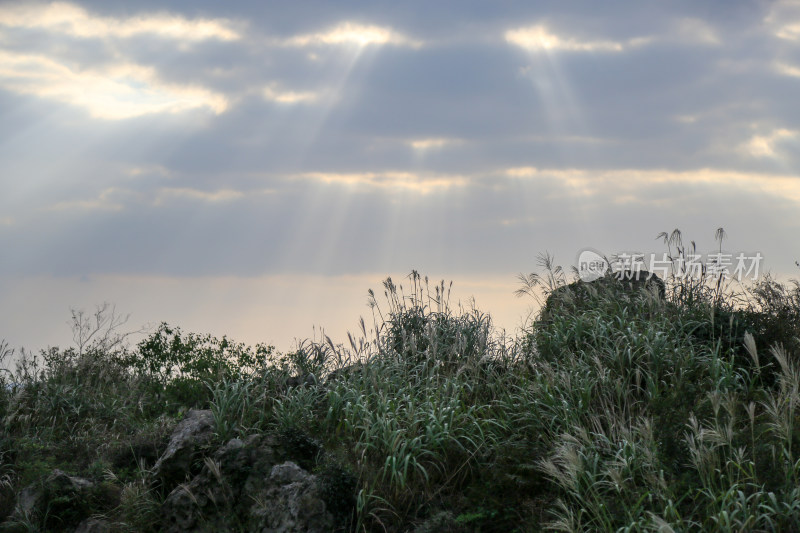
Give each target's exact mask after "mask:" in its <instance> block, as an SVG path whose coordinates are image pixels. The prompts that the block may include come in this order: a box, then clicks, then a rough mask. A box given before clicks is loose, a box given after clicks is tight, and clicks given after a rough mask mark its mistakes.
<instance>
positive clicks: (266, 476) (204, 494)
mask: <svg viewBox="0 0 800 533" xmlns="http://www.w3.org/2000/svg"><path fill="white" fill-rule="evenodd" d="M284 456H285V453H284V452H283V450H282V447H281V445H280V444H279V443H278V441H277V439H276V438H275V437H271V436H269V437H265V436H262V435H253V436H251V437H249V438H248V439H247V440H245V441H242V440H240V439H232V440H230V441H228V443H227V444H225V445H224V446H223V447H222V448H220V449H219V450H218V451H217V452H216V453H215V454H214V455H213V456H212V457H207V458H206V459H205V460H204V466H203V469H202V470H201V471H200V473H199V474H197V475H196V476H195V477H194V478H193V479H192V480H191V481H190V482H189V483H186V484H182V485H179V486H178V487H177V488H175V489H174V490H173V491H172V492H171V493H170V494H169V496H167V499H166V500H165V502H164V504H163V506H162V517H163V522H162V524H163V530H164V531H168V532H173V533H177V532H182V531H200V532H212V531H215V532H216V531H263V532H272V533H293V532H297V533H299V532H325V531H333V530H334V516H333V514H331V513H330V512H329V511H328V509H327V506H326V503H325V501H324V498H323V496H322V493H321V488H320V485H319V483H318V481H317V477H316V476H314V475H312V474H310V473H308V472H307V471H306V470H303V469H302V468H300V467H299V466H297V465H296V464H295V463H293V462H289V461H283V457H284Z"/></svg>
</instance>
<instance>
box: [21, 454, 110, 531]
mask: <svg viewBox="0 0 800 533" xmlns="http://www.w3.org/2000/svg"><path fill="white" fill-rule="evenodd" d="M94 488H95V484H94V483H92V482H91V481H89V480H88V479H84V478H82V477H77V476H70V475H69V474H67V473H65V472H63V471H61V470H59V469H55V470H53V472H52V473H51V474H50V475H49V476H47V477H46V478H45V479H44V480H42V481H40V482H38V483H35V484H32V485H29V486H27V487H25V488H24V489H22V491H20V493H19V494H18V496H17V505H16V508H15V509H14V513H13V514H12V516H11V521H12V522H14V521H17V520H20V519H26V518H31V517H40V518H43V519H44V520H45V526H46V527H47V528H48V529H49V528H53V527H56V526H58V527H59V528H62V529H63V528H68V527H69V526H76V525H77V524H78V523H79V522H81V521H82V520H84V519H86V518H88V517H89V514H90V510H91V507H92V501H91V500H92V499H93V494H92V493H93V490H94Z"/></svg>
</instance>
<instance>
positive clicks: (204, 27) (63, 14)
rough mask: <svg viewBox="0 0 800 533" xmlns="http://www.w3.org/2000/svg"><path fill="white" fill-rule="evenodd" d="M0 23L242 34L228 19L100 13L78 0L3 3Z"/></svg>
mask: <svg viewBox="0 0 800 533" xmlns="http://www.w3.org/2000/svg"><path fill="white" fill-rule="evenodd" d="M0 25H3V26H8V27H13V28H29V29H43V30H46V31H48V32H52V33H60V34H65V35H71V36H74V37H81V38H108V37H115V38H128V37H134V36H137V35H154V36H157V37H161V38H166V39H178V40H181V41H202V40H206V39H217V40H221V41H233V40H237V39H240V38H241V35H240V34H239V33H238V32H237V31H236V30H234V29H233V26H232V24H231V22H230V21H228V20H226V19H195V20H190V19H187V18H185V17H182V16H180V15H171V14H167V13H159V14H155V15H141V16H136V17H129V18H113V17H100V16H96V15H92V14H90V13H88V12H87V11H86V10H85V9H83V8H82V7H80V6H77V5H75V4H70V3H66V2H54V3H51V4H46V5H41V4H39V3H27V4H19V5H5V6H2V7H0Z"/></svg>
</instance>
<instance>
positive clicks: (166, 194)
mask: <svg viewBox="0 0 800 533" xmlns="http://www.w3.org/2000/svg"><path fill="white" fill-rule="evenodd" d="M241 198H244V193H243V192H241V191H236V190H232V189H220V190H217V191H201V190H199V189H192V188H189V187H166V188H162V189H159V190H158V191H157V193H156V199H155V202H154V204H155V205H163V204H165V203H168V202H169V201H170V200H176V199H177V200H180V199H186V200H195V201H200V202H207V203H223V202H231V201H234V200H239V199H241Z"/></svg>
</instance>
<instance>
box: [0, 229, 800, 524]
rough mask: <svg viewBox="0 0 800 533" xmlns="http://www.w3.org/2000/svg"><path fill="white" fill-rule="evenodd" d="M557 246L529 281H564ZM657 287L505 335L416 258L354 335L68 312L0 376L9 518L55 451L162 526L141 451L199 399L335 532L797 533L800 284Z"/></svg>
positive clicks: (569, 307)
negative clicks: (340, 337)
mask: <svg viewBox="0 0 800 533" xmlns="http://www.w3.org/2000/svg"><path fill="white" fill-rule="evenodd" d="M662 237H663V238H664V240H665V244H666V245H667V246H668V249H669V254H670V257H671V258H672V259H674V260H676V261H677V262H678V263H679V261H678V259H679V258H680V257H681V256H682V255H686V254H688V253H691V250H690V249H687V248H685V247H683V245H682V243H681V236H680V233H679V232H673V233H671V234H662ZM717 238H718V240H719V241H720V246H721V243H722V239H723V238H724V233H718V234H717ZM543 263H544V267H545V269H544V272H541V273H537V274H535V275H531V276H524V277H523V278H522V281H523V285H522V289H521V291H520V292H521V293H526V294H540V293H539V292H538V291H540V290H541V291H542V292H541V294H543V295H545V296H547V295H548V294H550V293H552V292H553V291H554V290H555V289H557V288H558V287H560V286H563V285H565V284H567V282H568V281H569V280H568V278H567V275H566V273H565V272H564V271H563V270H561V269H559V268H557V267H554V265H553V264H552V261H550V260H549V259H547V258H545V260H544V261H543ZM665 281H666V286H667V298H666V299H665V300H663V301H662V300H660V299H659V298H658V297H657V295H655V294H653V293H651V292H647V291H641V292H639V293H630V292H624V291H621V289H620V288H618V287H615V286H613V285H609V286H607V287H601V286H598V288H597V289H596V290H595V289H593V290H592V291H591V294H590V298H588V300H583V299H582V300H576V301H567V302H563V305H559V306H558V312H557V313H556V314H554V315H553V316H551V317H548V320H544V321H534V322H533V323H531V324H530V325H529V326H528V327H527V328H526V330H525V331H523V332H521V333H520V334H519V335H518V336H517V337H515V338H509V337H506V336H505V335H504V334H503V333H502V332H498V331H496V330H495V328H494V327H493V325H492V321H491V316H490V315H488V314H486V313H483V312H481V311H479V310H477V309H474V308H469V309H462V308H455V309H454V308H452V307H451V305H450V303H449V287H448V286H446V285H445V284H444V283H443V282H442V283H440V284H434V285H431V284H430V283H429V282H428V280H427V279H425V278H423V277H422V276H420V275H419V274H418V273H416V272H412V273H411V275H410V276H409V278H408V287H407V289H404V288H403V287H402V286H401V285H400V284H396V283H395V282H394V281H393V280H391V279H387V280H386V281H385V282H384V285H383V296H382V297H380V296H378V295H376V294H375V293H374V292H373V291H370V303H371V306H372V307H373V311H374V313H373V316H374V320H373V321H372V324H371V326H369V327H368V326H367V325H366V323H365V322H364V321H362V322H361V331H360V333H359V335H358V336H357V337H355V336H350V337H349V338H348V343H347V345H340V344H335V343H334V342H332V341H331V339H329V338H322V339H316V340H307V341H305V342H303V343H301V345H300V346H299V347H298V349H297V350H296V351H294V352H292V353H289V354H279V353H276V352H275V351H274V350H273V349H272V348H270V347H268V346H263V345H261V346H256V347H248V346H244V345H240V344H237V343H235V342H232V341H230V340H228V339H225V338H223V339H221V340H220V339H215V338H212V337H210V336H203V335H196V334H186V333H183V332H182V331H180V329H179V328H173V327H170V326H168V325H166V324H162V325H161V326H160V327H159V328H158V329H157V330H156V331H155V332H154V333H151V334H150V336H149V337H148V338H147V339H145V340H144V341H143V342H142V343H140V344H139V345H137V346H134V347H130V346H127V345H126V344H125V343H124V342H116V341H120V340H122V339H120V338H119V337H115V328H116V327H118V326H119V325H120V324H121V322H120V321H119V319H117V318H113V319H111V320H109V321H106V322H103V320H102V319H103V315H102V314H100V315H99V316H97V315H95V316H93V317H91V318H92V320H91V321H88V322H87V321H86V319H85V317H83V316H81V315H73V316H74V317H76V316H77V318H80V320H81V321H80V322H79V323H78V325H79V328H82V329H79V330H78V333H80V335H79V336H78V337H76V339H80V343H79V346H78V348H76V349H66V350H59V349H50V350H46V351H44V352H41V353H39V354H31V353H28V352H25V353H23V354H21V355H22V357H21V358H20V363H19V364H18V365H17V368H16V370H15V371H14V372H10V373H9V372H5V373H2V374H0V381H1V382H2V383H1V384H2V385H3V386H2V387H0V391H2V392H0V418H1V419H2V424H3V428H4V432H3V434H2V435H3V437H2V439H0V495H1V496H2V499H0V501H2V502H5V503H4V504H3V505H2V506H0V513H2V514H3V515H8V514H9V513H10V511H11V509H10V507H9V505H8V503H7V502H8V501H9V497H10V496H11V495H13V494H15V493H17V492H19V491H20V490H21V489H22V488H24V487H25V486H27V485H29V484H31V483H35V482H37V481H38V480H40V479H41V478H42V477H44V476H46V475H48V474H49V473H50V472H51V471H52V469H53V468H60V469H62V470H64V471H66V472H69V473H74V474H78V475H81V476H84V477H88V478H92V479H94V480H96V481H98V482H102V483H104V486H106V487H110V488H109V490H111V489H113V490H115V491H117V492H118V494H119V495H120V496H119V498H118V502H117V503H116V504H115V505H113V506H108V505H107V506H106V507H103V508H97V509H91V510H90V511H91V512H92V513H94V514H98V515H102V516H104V517H106V519H108V520H109V521H111V522H113V523H114V524H115V527H116V529H119V530H127V531H158V530H159V527H160V523H159V512H158V509H159V506H160V504H161V502H162V501H163V499H164V497H165V495H164V494H160V493H159V492H158V491H157V490H154V489H153V488H152V487H151V485H150V484H149V483H148V482H147V479H148V468H150V467H152V464H153V463H154V461H155V459H156V458H157V457H158V455H159V453H160V452H161V451H163V449H164V447H165V445H166V442H167V439H168V436H169V432H170V430H171V428H172V427H173V426H174V424H175V422H176V420H178V419H179V418H180V417H181V416H182V414H183V413H184V412H185V411H186V410H187V409H189V408H191V407H201V408H208V409H211V411H212V413H213V415H214V421H215V426H216V433H217V435H216V442H217V444H220V445H221V444H222V443H224V442H225V441H227V440H228V439H230V438H233V437H245V436H247V435H251V434H253V433H262V432H263V433H273V434H275V435H277V436H278V437H279V438H280V439H281V442H282V443H283V445H284V446H285V447H286V448H288V449H291V450H293V451H294V454H295V456H296V461H297V462H298V464H301V466H303V467H304V468H307V469H311V470H313V471H314V472H315V473H317V474H319V476H320V479H321V483H322V484H323V493H324V494H325V495H326V501H327V503H328V507H329V508H330V509H331V510H332V511H333V512H334V513H335V514H336V515H337V517H338V519H339V523H340V524H343V529H345V530H355V531H407V530H410V529H413V528H414V527H420V529H419V530H420V531H448V530H449V531H519V532H523V531H615V532H616V531H720V532H722V531H798V526H797V524H798V523H800V488H799V487H800V479H798V478H800V285H798V283H797V282H793V283H790V284H788V285H786V284H781V283H778V282H777V281H775V280H773V279H771V278H769V277H763V278H761V279H760V280H758V281H757V282H754V283H752V284H750V285H748V286H744V285H729V284H726V283H724V280H722V279H721V278H719V277H715V276H714V275H713V274H712V273H709V272H702V276H701V277H700V278H699V279H697V278H688V277H684V276H681V271H680V269H679V268H678V269H676V270H674V271H673V275H672V276H671V277H669V278H668V279H666V280H665ZM542 303H544V302H542ZM77 318H76V320H77ZM87 324H88V325H87ZM94 329H96V330H97V331H96V332H95V331H94ZM77 342H78V341H77V340H76V343H77ZM10 355H11V350H10V349H9V348H8V346H7V345H5V344H2V345H0V359H2V358H7V357H10ZM293 376H300V377H302V379H293V378H292V377H293ZM0 518H2V517H0ZM48 520H52V517H50V516H46V515H45V514H42V513H40V514H39V515H33V516H28V517H23V518H22V519H20V523H19V524H17V526H18V527H19V528H24V529H26V530H32V531H36V530H45V529H46V527H47V524H48V523H50V522H48ZM22 522H24V523H22ZM426 528H427V529H426Z"/></svg>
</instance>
